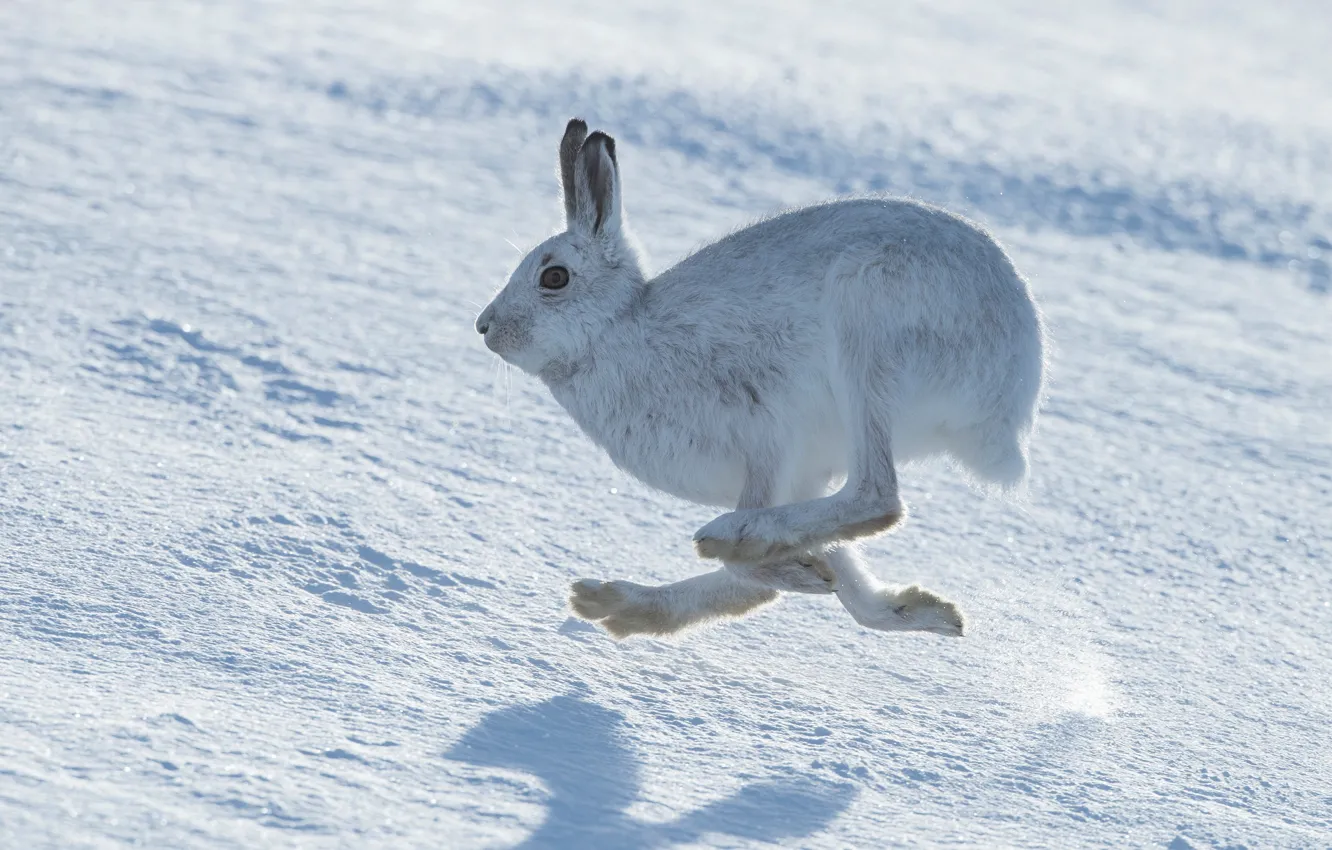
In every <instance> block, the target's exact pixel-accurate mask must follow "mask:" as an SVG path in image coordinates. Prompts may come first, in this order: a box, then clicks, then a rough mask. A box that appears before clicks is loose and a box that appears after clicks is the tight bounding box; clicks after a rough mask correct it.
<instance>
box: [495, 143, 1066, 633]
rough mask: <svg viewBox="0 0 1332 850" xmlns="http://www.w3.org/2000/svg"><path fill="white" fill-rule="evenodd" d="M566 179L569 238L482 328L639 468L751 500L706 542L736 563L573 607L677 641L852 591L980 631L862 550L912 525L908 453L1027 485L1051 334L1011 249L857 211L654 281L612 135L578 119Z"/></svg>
mask: <svg viewBox="0 0 1332 850" xmlns="http://www.w3.org/2000/svg"><path fill="white" fill-rule="evenodd" d="M560 176H561V178H562V182H563V186H564V209H565V221H566V227H567V230H566V232H564V233H561V234H559V235H557V236H552V237H551V238H549V239H547V240H546V241H545V242H543V243H541V244H540V245H538V246H537V247H536V248H534V249H533V250H532V252H531V253H530V254H528V255H527V257H526V258H524V259H523V261H522V263H521V264H519V266H518V269H517V271H515V272H514V273H513V276H512V277H511V278H510V279H509V283H508V285H507V286H505V288H504V290H503V291H501V292H500V293H499V295H497V296H496V297H495V300H494V301H492V302H491V304H490V305H489V306H488V307H486V309H485V310H484V311H482V313H481V315H480V316H479V317H478V318H477V320H476V329H477V331H478V332H480V333H481V334H484V335H485V342H486V346H487V347H489V348H490V349H491V350H492V351H494V352H495V353H497V354H498V355H500V356H501V357H502V358H504V359H505V360H506V361H508V362H509V363H512V364H513V365H515V366H517V367H519V368H520V369H522V370H524V371H526V372H529V373H531V374H533V375H536V376H538V377H539V378H540V379H541V380H542V381H543V382H544V383H545V384H546V386H547V387H549V388H550V391H551V393H552V394H553V395H554V396H555V399H556V401H558V402H559V403H560V404H561V405H562V406H563V407H564V409H565V410H567V411H568V412H569V414H570V415H571V416H572V417H573V418H574V420H575V421H576V422H577V423H578V424H579V426H581V427H582V429H583V431H585V432H586V433H587V435H588V436H589V437H591V438H592V439H593V440H594V441H596V443H597V444H598V445H599V446H601V447H602V448H603V449H605V450H606V452H607V453H609V454H610V457H611V459H612V460H613V461H614V462H615V463H616V464H617V465H619V466H620V467H621V468H623V469H625V470H626V471H627V472H629V473H630V474H632V475H633V476H635V477H636V478H638V479H639V480H641V481H643V482H645V483H646V484H649V485H651V486H653V487H656V488H658V489H661V490H664V491H666V492H668V493H672V494H674V495H676V496H679V497H681V498H684V499H689V500H691V501H695V502H701V503H705V504H711V505H719V506H723V507H727V508H732V507H733V508H735V510H733V511H732V512H731V513H727V514H723V515H722V516H720V517H718V518H717V519H715V520H713V521H712V522H710V523H708V524H707V525H705V526H704V527H703V528H702V529H700V530H699V531H698V533H697V534H695V535H694V544H695V547H696V548H697V550H698V553H699V555H701V556H703V557H705V558H716V559H718V560H720V561H721V563H722V568H721V569H718V570H714V571H713V572H709V573H705V574H703V575H698V576H695V577H693V578H690V579H686V580H684V581H679V582H675V583H673V584H667V585H663V586H660V587H648V586H644V585H640V584H634V583H632V582H627V581H610V582H601V581H592V580H583V581H579V582H575V583H574V585H573V593H572V596H571V597H570V600H569V601H570V604H571V605H572V607H573V610H574V611H575V612H577V613H578V615H579V616H581V617H584V618H587V619H589V620H598V621H600V622H601V625H602V626H604V627H605V628H606V630H607V631H609V632H610V633H611V634H612V635H614V636H615V637H624V636H627V635H632V634H657V635H661V634H669V633H672V632H676V631H679V630H680V629H683V628H686V627H688V626H691V625H694V624H696V623H701V622H704V621H707V620H711V619H716V618H718V617H725V616H739V615H741V614H744V613H746V612H748V611H750V610H752V609H754V608H757V607H759V606H760V605H763V604H764V603H767V602H770V601H772V600H773V599H775V598H777V595H778V592H779V591H795V592H804V593H836V594H837V597H838V599H839V600H841V602H842V604H843V605H844V606H845V607H846V609H847V611H849V612H850V613H851V615H852V616H853V617H854V618H855V619H856V621H857V622H859V623H860V624H862V625H864V626H867V627H869V628H873V629H884V630H890V631H928V632H937V633H939V634H946V635H961V634H962V629H963V623H962V616H961V613H960V611H959V610H958V608H957V606H956V605H954V604H953V603H951V602H948V601H946V600H944V599H942V598H940V597H939V596H937V595H935V594H934V593H931V592H930V591H928V590H925V589H923V588H920V587H917V586H911V587H906V588H900V587H897V588H894V587H887V586H885V585H883V584H882V583H881V582H880V581H878V580H877V579H876V578H875V577H874V576H873V575H872V574H870V573H869V572H868V571H867V570H866V569H865V567H864V566H863V565H862V564H861V562H860V560H859V558H858V557H857V554H856V547H855V544H854V543H853V541H855V540H856V539H858V538H861V537H867V536H870V535H873V534H878V533H880V532H884V531H887V530H888V529H890V528H892V527H893V526H894V525H896V524H897V523H898V522H900V521H901V520H902V517H903V516H904V515H905V512H906V506H905V505H904V504H903V503H902V501H901V499H900V498H899V496H898V490H897V475H896V471H895V470H896V465H897V464H900V463H903V462H904V461H907V460H911V459H913V458H920V457H924V456H928V455H935V454H941V453H946V454H948V455H951V456H952V457H953V458H954V459H955V460H956V461H958V462H959V463H960V464H961V465H962V466H963V467H965V468H966V469H967V470H969V471H970V472H971V473H972V475H974V477H975V478H976V479H977V480H979V481H980V482H984V483H989V484H993V485H997V486H1000V487H1012V486H1015V485H1017V484H1019V483H1021V482H1022V481H1023V479H1024V478H1025V477H1026V473H1027V440H1028V437H1029V435H1030V433H1031V429H1032V425H1033V424H1034V421H1035V418H1036V408H1037V404H1038V401H1039V399H1040V395H1041V381H1042V370H1043V354H1042V349H1043V329H1042V325H1041V318H1040V313H1039V311H1038V310H1037V308H1036V305H1035V303H1034V302H1033V300H1032V296H1031V292H1030V291H1029V290H1028V288H1027V284H1026V282H1025V281H1024V280H1023V279H1022V277H1021V276H1019V275H1018V273H1017V271H1016V270H1015V269H1014V268H1013V264H1012V263H1011V262H1010V261H1009V259H1008V257H1007V256H1006V255H1005V254H1004V252H1003V250H1002V249H1001V248H1000V247H999V246H998V245H997V244H995V242H994V240H993V239H991V238H990V237H989V236H988V235H986V234H985V233H984V232H983V231H981V230H980V229H978V228H977V227H976V226H975V225H972V224H970V223H968V222H966V221H964V220H963V219H961V218H958V217H957V216H955V215H952V214H950V213H947V212H944V211H943V210H939V209H935V208H934V207H930V206H926V205H925V204H920V203H916V202H914V201H906V200H875V199H863V200H845V201H835V202H831V203H827V204H821V205H817V206H812V207H805V208H804V209H798V210H794V211H792V212H787V213H784V214H782V215H779V216H776V217H774V218H769V219H766V220H764V221H761V222H759V223H757V224H755V225H753V226H751V227H747V228H745V229H744V230H740V231H737V232H735V233H732V234H731V235H729V236H727V237H725V238H724V239H722V240H720V241H718V242H716V243H714V244H712V245H709V246H707V247H706V248H703V249H702V250H700V251H698V252H697V253H694V254H693V255H691V256H689V257H687V258H686V259H685V260H683V261H682V262H680V263H679V264H678V265H676V266H674V267H673V268H671V269H668V270H667V271H665V272H663V273H662V274H661V275H659V276H657V277H655V278H652V279H648V278H647V277H646V276H645V275H644V273H643V271H642V268H641V266H640V263H639V258H638V254H637V252H636V250H635V248H634V243H633V240H632V239H631V238H630V237H629V234H628V233H627V228H626V226H625V223H624V215H623V213H622V211H621V208H620V173H619V168H618V166H617V164H616V159H615V142H614V140H613V139H612V138H611V137H610V136H607V135H606V134H605V133H601V132H595V133H592V134H591V135H588V132H587V125H586V124H585V123H584V122H583V121H581V120H579V119H574V120H572V121H570V122H569V125H568V127H567V128H566V129H565V132H564V139H563V141H562V142H561V143H560ZM843 480H844V483H842V484H841V486H840V488H838V489H836V490H835V491H833V492H829V491H830V490H831V489H832V486H833V485H834V484H835V483H838V482H841V481H843Z"/></svg>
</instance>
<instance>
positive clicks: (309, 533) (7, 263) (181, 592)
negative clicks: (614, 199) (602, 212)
mask: <svg viewBox="0 0 1332 850" xmlns="http://www.w3.org/2000/svg"><path fill="white" fill-rule="evenodd" d="M1329 37H1332V19H1329V17H1328V15H1327V13H1326V12H1325V10H1323V8H1322V6H1321V5H1320V4H1317V3H1310V2H1298V0H1292V1H1291V2H1274V3H1265V4H1260V5H1257V6H1255V5H1253V4H1242V3H1184V4H1173V5H1170V6H1169V7H1168V8H1167V7H1157V6H1155V5H1143V4H1137V3H1128V2H1111V0H1098V2H1090V3H1084V4H1077V5H1076V6H1074V5H1071V4H1070V5H1068V8H1062V7H1061V8H1058V9H1056V8H1050V7H1049V4H1038V3H1023V2H1016V0H1015V2H1008V3H1004V4H985V3H976V2H974V1H973V2H962V1H961V0H959V2H950V3H943V4H939V3H909V4H898V5H896V6H892V7H890V8H887V9H885V8H884V7H883V6H882V4H877V3H870V2H846V3H831V4H826V3H825V4H813V5H810V6H808V7H806V6H795V5H791V6H787V7H780V6H779V7H763V8H758V7H752V6H746V5H744V4H739V3H729V4H728V3H715V2H714V3H695V2H689V3H682V4H676V5H675V6H674V7H672V8H669V9H667V8H665V7H658V6H657V5H655V4H646V3H636V2H621V3H616V4H602V3H596V2H585V3H571V4H561V5H559V6H556V5H554V4H551V5H549V6H548V5H540V4H531V5H527V4H520V3H505V4H493V5H486V6H485V7H484V8H482V7H481V6H480V5H479V4H463V3H447V2H437V3H425V2H418V3H403V4H373V3H364V2H343V3H332V2H328V3H317V2H303V3H293V4H266V3H259V2H252V0H230V2H219V3H143V4H101V3H92V2H87V0H83V1H82V2H77V0H70V2H57V3H46V2H36V0H27V2H15V3H10V4H7V5H5V6H3V7H0V847H6V848H8V847H13V848H47V847H50V848H74V847H117V846H125V845H140V846H152V847H246V848H248V847H333V846H349V847H364V846H383V847H395V848H396V847H431V848H474V847H475V848H481V847H486V848H510V847H518V846H522V847H526V848H560V850H565V849H566V848H626V850H628V848H640V847H685V846H692V847H758V846H768V845H772V844H776V845H780V846H790V847H810V848H834V847H873V848H877V847H893V846H940V845H949V844H952V845H962V846H983V847H999V846H1005V847H1006V846H1042V847H1045V846H1059V847H1078V846H1107V847H1123V846H1158V847H1174V848H1187V847H1194V848H1202V847H1236V846H1245V847H1327V846H1332V782H1329V779H1328V776H1329V772H1330V771H1332V735H1329V733H1328V729H1329V728H1330V727H1332V707H1330V706H1332V651H1330V650H1329V648H1328V639H1327V635H1328V634H1329V632H1332V589H1330V588H1332V545H1330V541H1332V534H1329V531H1328V527H1329V526H1328V518H1329V517H1330V516H1332V424H1330V423H1332V354H1330V353H1329V352H1332V300H1329V299H1330V298H1332V291H1330V290H1332V277H1329V262H1332V202H1330V201H1329V198H1332V117H1329V116H1332V84H1330V83H1329V81H1332V62H1330V60H1329V59H1328V55H1327V51H1326V44H1327V43H1328V40H1329ZM574 114H580V115H582V116H583V117H585V118H587V119H588V120H589V122H590V123H591V124H592V125H593V126H594V127H600V128H602V129H604V130H606V131H607V132H610V133H611V134H613V135H614V136H615V137H616V138H617V140H618V141H619V147H618V157H619V163H620V168H621V170H622V172H623V175H624V192H625V203H626V208H627V210H628V212H629V215H630V217H631V220H632V223H633V226H634V228H635V231H636V233H637V234H638V236H639V237H640V239H641V240H642V241H643V243H644V244H645V246H646V247H647V249H648V252H649V255H650V256H651V257H652V258H653V260H652V262H651V267H652V269H653V270H656V269H661V268H665V267H666V266H668V265H669V264H670V263H671V262H673V261H674V260H675V259H676V258H678V257H680V256H683V255H684V254H686V253H687V252H688V251H689V250H691V249H693V248H695V247H697V246H698V245H700V244H704V243H706V242H707V241H709V240H711V239H714V238H716V237H718V236H720V235H721V234H723V233H725V232H728V231H730V230H732V229H735V228H737V227H739V226H742V225H743V224H745V223H746V222H748V221H751V220H753V219H754V218H756V217H758V216H760V215H763V214H765V213H770V212H772V211H773V210H775V209H778V208H780V207H783V206H786V205H792V204H799V203H806V202H812V201H816V200H821V199H824V198H827V197H830V196H833V195H836V194H840V193H857V192H888V193H897V194H909V195H911V196H914V197H919V198H922V199H925V200H929V201H933V202H937V203H941V204H944V205H946V206H948V207H949V208H950V209H953V210H955V211H957V212H961V213H963V214H965V215H968V216H970V217H972V218H973V219H975V220H978V221H980V222H981V223H983V224H984V225H985V226H986V227H987V228H989V229H990V231H991V232H992V233H994V235H995V236H996V237H997V238H998V239H999V240H1000V241H1001V242H1002V243H1003V244H1004V246H1005V248H1006V250H1007V251H1008V252H1009V254H1010V255H1011V256H1012V257H1013V259H1014V261H1015V263H1016V264H1017V266H1018V268H1019V269H1020V270H1021V271H1022V272H1023V273H1024V274H1025V275H1026V276H1027V277H1028V278H1029V279H1030V281H1031V283H1032V287H1033V290H1034V292H1035V294H1036V296H1037V298H1038V299H1039V301H1040V303H1041V306H1042V309H1043V310H1044V312H1045V316H1046V319H1047V321H1048V323H1049V328H1050V333H1051V339H1052V343H1053V345H1052V351H1051V361H1050V362H1051V366H1050V374H1049V388H1048V398H1047V400H1046V403H1045V406H1044V409H1043V413H1042V418H1041V420H1040V423H1039V425H1038V428H1037V433H1036V436H1035V439H1034V442H1033V445H1032V458H1031V459H1032V477H1031V481H1030V484H1029V487H1028V489H1027V492H1026V493H1025V495H1024V496H1023V497H1022V498H1020V499H1017V500H1005V499H995V498H986V497H985V496H984V495H982V494H979V493H976V492H974V491H973V490H971V489H968V487H967V486H966V485H965V484H964V483H963V481H962V476H961V475H960V474H959V473H958V472H957V471H955V470H952V469H949V468H948V467H946V466H944V465H922V466H913V467H909V468H906V469H904V470H902V472H901V476H900V477H901V484H902V493H903V497H904V499H905V501H906V502H907V503H908V504H909V505H910V508H911V515H910V518H909V520H908V521H907V522H906V523H905V524H904V526H903V527H902V528H900V529H898V530H897V531H896V532H895V533H893V534H890V535H888V536H886V537H882V538H877V539H875V540H874V541H873V542H872V544H871V545H870V546H869V547H868V560H869V563H870V566H871V568H872V569H873V570H874V571H875V572H876V573H877V574H878V575H879V576H880V577H881V578H883V579H884V580H886V581H891V582H896V583H902V584H906V583H911V582H919V583H921V584H923V585H925V586H928V587H930V588H932V589H935V590H937V591H939V592H940V593H942V594H944V595H946V596H948V597H949V598H950V599H953V600H956V601H957V602H958V603H959V604H960V605H961V606H962V608H963V610H964V611H965V612H966V614H967V616H968V635H967V637H965V638H963V639H961V640H958V639H953V638H943V637H938V636H933V635H925V634H921V635H911V634H885V633H881V632H872V631H867V630H865V629H862V628H860V627H858V626H857V625H856V624H855V623H854V622H853V621H852V620H851V619H850V617H848V616H847V615H846V613H845V612H844V611H843V610H842V608H841V606H839V605H837V604H836V601H835V600H832V599H829V598H827V597H812V596H792V597H788V598H787V599H786V600H785V601H784V602H782V603H780V604H778V605H776V606H773V607H771V608H769V609H766V610H764V611H762V612H760V613H758V614H756V615H755V616H753V617H750V618H747V619H744V620H740V621H736V622H730V623H724V624H721V625H718V626H716V627H714V628H710V629H707V630H703V631H698V632H693V633H690V634H688V635H686V636H685V637H683V638H682V639H680V640H678V641H671V642H666V641H657V640H649V639H635V640H629V641H625V642H621V643H616V642H614V641H612V640H610V639H609V638H608V637H607V636H606V635H605V634H604V633H603V632H601V631H600V630H598V629H597V628H596V627H595V626H593V625H590V624H587V623H584V622H582V621H579V620H577V619H574V618H571V617H570V616H569V613H568V610H567V608H566V605H565V600H566V597H567V595H568V587H569V584H570V582H572V581H573V580H575V579H578V578H594V579H612V578H627V579H632V580H634V581H638V582H641V583H645V584H652V583H663V582H669V581H675V580H678V579H681V578H684V577H686V576H689V575H693V574H695V573H698V572H702V571H704V570H706V569H709V568H710V567H709V565H708V564H705V563H702V562H700V561H699V560H698V559H697V558H696V557H695V556H694V554H693V551H692V547H691V536H692V534H693V533H694V532H695V531H696V530H697V529H699V528H700V527H702V526H703V525H704V524H706V523H707V522H709V521H710V520H711V519H713V518H714V517H715V516H716V515H717V511H715V510H713V509H708V508H703V507H699V506H696V505H692V504H689V503H685V502H681V501H678V500H676V499H673V498H671V497H668V496H665V495H662V494H659V493H657V492H654V491H652V490H649V489H648V488H646V487H645V486H643V485H642V484H640V483H638V482H636V481H634V480H633V479H631V478H629V477H628V476H626V475H625V474H624V473H622V472H620V471H618V470H617V469H615V467H614V466H613V465H612V464H611V463H610V461H609V460H608V459H607V458H606V457H605V456H604V455H603V454H602V453H601V452H600V451H599V450H597V449H596V448H595V447H594V446H593V445H592V444H591V443H590V441H589V440H587V439H586V438H585V437H584V436H582V434H581V433H580V432H579V430H578V428H577V426H576V425H575V424H574V423H573V422H572V421H571V420H570V419H569V417H568V416H567V415H566V414H565V413H564V412H563V411H562V410H561V409H560V408H559V407H558V406H557V405H556V403H555V402H554V401H553V400H552V399H551V398H550V397H549V395H548V393H547V392H546V390H545V388H544V387H543V386H542V385H540V384H539V383H538V382H536V381H534V380H532V379H529V378H527V377H525V376H523V375H521V374H520V373H518V372H517V371H511V370H509V369H506V368H504V367H503V364H501V363H499V362H498V361H497V360H496V358H494V356H493V355H491V354H490V353H489V352H488V351H486V349H485V348H484V346H483V345H482V344H481V340H480V338H479V337H478V336H477V335H476V333H475V332H474V330H473V329H472V322H473V320H474V319H475V317H476V314H477V313H478V312H479V311H480V309H481V307H482V306H484V304H485V303H486V302H487V301H489V300H490V298H491V297H492V296H493V295H494V293H495V292H496V291H497V290H498V289H499V287H500V286H501V285H502V284H503V283H504V281H505V280H506V279H507V276H508V274H509V272H510V271H511V270H512V268H513V267H514V266H515V265H516V263H517V262H518V261H519V259H520V258H521V256H522V255H521V253H520V251H524V250H526V249H527V248H529V247H531V246H532V245H534V244H536V243H537V242H539V241H540V240H541V239H543V238H545V237H546V236H548V235H550V233H552V232H553V231H554V230H555V228H556V227H557V226H558V225H559V223H560V218H561V211H560V202H559V194H558V181H557V177H556V173H555V145H556V143H557V142H558V138H559V134H560V132H561V130H562V128H563V126H564V122H565V121H566V120H567V119H568V118H569V117H570V116H571V115H574ZM515 248H517V249H518V250H515Z"/></svg>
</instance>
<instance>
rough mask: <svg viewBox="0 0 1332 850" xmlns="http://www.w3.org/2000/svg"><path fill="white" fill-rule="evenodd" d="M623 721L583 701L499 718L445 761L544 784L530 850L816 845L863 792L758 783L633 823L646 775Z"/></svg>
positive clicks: (526, 846) (517, 709) (802, 782)
mask: <svg viewBox="0 0 1332 850" xmlns="http://www.w3.org/2000/svg"><path fill="white" fill-rule="evenodd" d="M623 726H624V716H623V715H621V714H620V713H619V712H617V711H612V710H610V709H607V708H603V707H602V706H599V705H597V704H595V703H592V702H588V701H586V700H583V699H581V698H579V697H574V696H559V697H554V698H553V699H549V700H546V701H545V702H542V703H537V704H535V705H520V706H513V707H511V708H504V709H500V710H498V711H494V712H492V713H490V714H488V715H486V716H485V717H483V718H482V719H481V722H480V723H478V724H477V725H476V726H474V727H473V728H472V729H471V730H469V731H468V732H467V734H466V735H464V736H463V737H462V739H461V740H460V741H458V743H457V744H455V745H454V746H453V748H452V749H450V750H449V751H448V752H447V753H446V754H445V755H446V757H447V758H449V759H453V760H456V761H462V762H467V763H470V764H474V765H479V766H484V767H501V768H507V769H512V770H522V771H525V772H527V773H530V774H532V775H534V776H536V777H538V778H540V779H541V780H543V781H544V782H545V785H546V787H547V789H549V792H550V797H549V799H548V801H547V812H546V819H545V820H544V821H543V822H542V824H541V826H540V827H538V828H537V830H536V831H535V832H533V833H532V834H531V835H530V836H528V838H527V840H526V841H524V842H523V843H522V844H521V845H520V847H521V848H522V850H537V848H542V850H548V848H571V849H572V848H586V847H597V848H603V850H617V848H623V850H629V848H648V847H663V846H669V845H672V844H677V843H683V842H688V841H697V840H698V839H699V838H700V837H701V836H702V835H704V834H705V833H709V832H718V833H724V834H727V835H731V836H735V837H737V838H748V839H753V840H758V841H778V840H781V839H784V838H800V837H804V836H808V835H812V834H814V833H816V832H818V831H820V830H822V829H823V828H825V827H826V826H827V825H828V824H829V823H831V822H832V821H833V820H834V819H835V818H836V817H837V816H838V815H839V814H841V813H842V811H843V810H844V809H845V808H846V807H847V806H848V805H850V803H851V801H852V800H853V799H854V798H855V795H856V789H855V787H854V786H851V785H847V784H831V783H827V782H819V781H815V780H811V779H808V778H802V777H796V778H784V779H778V780H774V781H768V782H755V783H751V784H749V785H746V786H744V787H743V788H741V789H740V790H739V791H737V792H735V793H734V794H732V795H731V796H729V797H727V798H725V799H724V800H720V801H717V802H714V803H710V804H708V805H706V806H703V807H702V808H699V809H696V810H694V811H692V812H687V813H685V814H683V815H681V816H679V817H677V818H676V819H675V820H673V821H670V822H668V823H662V824H658V823H649V822H646V821H642V820H638V819H636V818H634V817H632V816H630V815H629V814H628V813H627V810H628V808H629V806H630V804H631V803H633V802H634V800H635V799H637V797H638V793H639V788H640V784H639V782H640V780H639V766H638V762H637V761H636V760H635V757H634V754H633V753H632V752H631V750H630V749H629V747H628V745H627V744H626V742H625V736H624V734H623V731H622V727H623Z"/></svg>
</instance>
